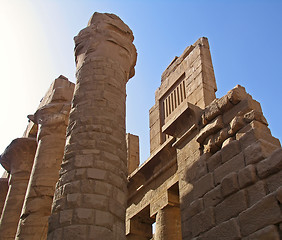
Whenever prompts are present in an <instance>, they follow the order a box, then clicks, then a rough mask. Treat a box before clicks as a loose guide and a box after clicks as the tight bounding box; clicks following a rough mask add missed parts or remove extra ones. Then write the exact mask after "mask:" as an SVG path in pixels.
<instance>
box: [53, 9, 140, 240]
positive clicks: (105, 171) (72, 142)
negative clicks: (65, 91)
mask: <svg viewBox="0 0 282 240" xmlns="http://www.w3.org/2000/svg"><path fill="white" fill-rule="evenodd" d="M132 41H133V34H132V31H131V30H130V29H129V27H128V26H127V25H125V24H124V23H123V22H122V20H121V19H120V18H118V17H117V16H116V15H113V14H107V13H105V14H101V13H94V15H93V16H92V17H91V19H90V21H89V23H88V26H87V27H86V28H85V29H83V30H82V31H80V33H79V34H78V36H76V37H75V59H76V67H77V69H76V77H77V84H76V88H75V92H74V98H73V103H72V109H71V113H70V119H69V125H68V129H67V140H66V147H65V155H64V159H63V163H62V168H61V170H60V179H59V181H58V183H57V185H56V191H55V196H54V200H53V206H52V215H51V217H50V219H49V230H48V240H50V239H93V238H95V239H125V210H126V201H127V163H126V160H127V159H126V141H125V136H126V133H125V99H126V83H127V81H128V80H129V78H131V77H132V76H133V75H134V66H135V63H136V57H137V54H136V49H135V47H134V45H133V44H132Z"/></svg>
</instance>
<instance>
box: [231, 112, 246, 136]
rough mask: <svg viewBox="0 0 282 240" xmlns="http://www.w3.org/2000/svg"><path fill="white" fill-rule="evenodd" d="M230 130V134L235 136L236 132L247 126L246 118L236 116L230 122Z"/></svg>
mask: <svg viewBox="0 0 282 240" xmlns="http://www.w3.org/2000/svg"><path fill="white" fill-rule="evenodd" d="M229 126H230V130H229V131H228V134H229V135H231V136H233V135H234V134H236V132H237V131H238V130H239V129H241V128H242V127H244V126H245V122H244V118H243V116H240V115H239V116H238V115H237V116H235V117H234V118H233V119H232V121H231V122H230V124H229Z"/></svg>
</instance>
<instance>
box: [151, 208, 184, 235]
mask: <svg viewBox="0 0 282 240" xmlns="http://www.w3.org/2000/svg"><path fill="white" fill-rule="evenodd" d="M154 239H156V240H170V239H175V240H181V239H182V236H181V220H180V209H179V207H169V206H168V207H165V208H163V209H161V210H159V212H158V213H157V216H156V232H155V235H154Z"/></svg>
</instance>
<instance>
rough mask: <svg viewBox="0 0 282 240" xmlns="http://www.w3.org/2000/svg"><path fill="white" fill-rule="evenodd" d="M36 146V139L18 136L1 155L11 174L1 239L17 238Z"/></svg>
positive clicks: (1, 222) (0, 233)
mask: <svg viewBox="0 0 282 240" xmlns="http://www.w3.org/2000/svg"><path fill="white" fill-rule="evenodd" d="M36 146H37V144H36V140H35V139H31V138H17V139H15V140H14V141H12V143H11V144H10V145H9V146H8V147H7V148H6V150H5V152H4V153H3V154H2V155H1V159H0V163H1V164H2V165H3V167H4V168H5V169H6V170H7V171H8V172H10V174H11V175H10V178H9V190H8V194H7V197H6V202H5V205H4V208H3V211H2V215H1V219H0V239H1V240H8V239H13V240H14V239H15V235H16V231H17V226H18V222H19V218H20V214H21V210H22V206H23V201H24V197H25V193H26V188H27V184H28V180H29V176H30V171H31V168H32V164H33V159H34V155H35V151H36Z"/></svg>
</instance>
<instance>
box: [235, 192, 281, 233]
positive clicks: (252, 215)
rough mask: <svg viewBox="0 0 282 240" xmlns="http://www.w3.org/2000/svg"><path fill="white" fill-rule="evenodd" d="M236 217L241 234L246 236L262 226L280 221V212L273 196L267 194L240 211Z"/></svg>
mask: <svg viewBox="0 0 282 240" xmlns="http://www.w3.org/2000/svg"><path fill="white" fill-rule="evenodd" d="M238 219H239V226H240V229H241V234H242V236H248V235H250V234H251V233H253V232H255V231H257V230H259V229H261V228H263V227H266V226H268V225H271V224H277V223H279V222H281V221H282V214H281V210H280V207H279V205H278V203H277V200H276V198H275V196H274V195H268V196H266V197H264V198H262V199H261V200H260V201H259V202H258V203H256V204H255V205H253V206H252V207H251V208H248V209H247V210H245V211H244V212H242V213H240V214H239V218H238Z"/></svg>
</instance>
